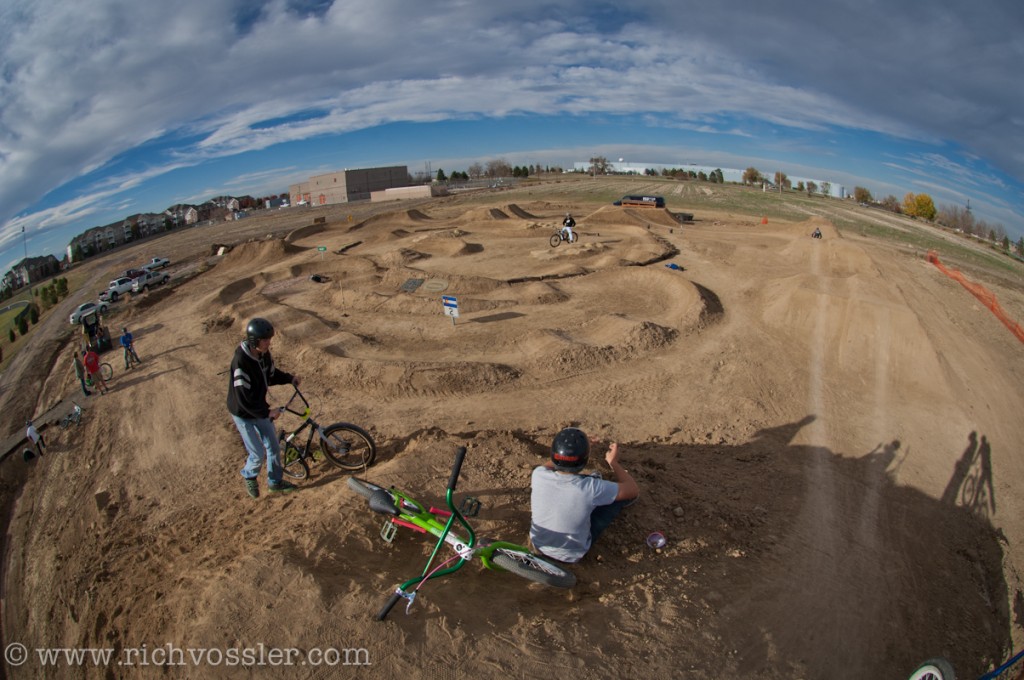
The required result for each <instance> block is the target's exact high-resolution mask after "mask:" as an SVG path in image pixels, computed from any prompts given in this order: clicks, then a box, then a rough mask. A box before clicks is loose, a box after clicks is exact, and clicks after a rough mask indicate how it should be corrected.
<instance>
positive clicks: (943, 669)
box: [909, 657, 956, 680]
mask: <svg viewBox="0 0 1024 680" xmlns="http://www.w3.org/2000/svg"><path fill="white" fill-rule="evenodd" d="M909 680H956V673H954V672H953V665H952V664H951V663H949V662H948V661H946V660H945V659H943V658H941V657H940V658H935V659H928V660H927V661H925V662H924V663H923V664H921V665H920V666H918V667H917V669H916V670H915V671H914V672H913V673H911V674H910V678H909Z"/></svg>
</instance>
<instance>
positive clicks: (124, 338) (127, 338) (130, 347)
mask: <svg viewBox="0 0 1024 680" xmlns="http://www.w3.org/2000/svg"><path fill="white" fill-rule="evenodd" d="M121 347H122V348H124V370H126V371H127V370H128V369H129V368H133V366H132V360H134V361H135V363H137V364H141V363H142V359H140V358H139V355H138V354H136V353H135V340H134V338H133V337H132V334H131V333H130V332H129V331H128V327H127V326H125V327H124V328H122V329H121Z"/></svg>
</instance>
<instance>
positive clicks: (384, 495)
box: [370, 489, 398, 517]
mask: <svg viewBox="0 0 1024 680" xmlns="http://www.w3.org/2000/svg"><path fill="white" fill-rule="evenodd" d="M370 509H371V510H373V511H374V512H379V513H381V514H382V515H392V516H394V517H397V516H398V507H397V506H395V501H394V500H393V499H392V498H391V494H389V493H388V492H387V491H385V490H384V489H377V490H376V491H374V492H373V493H372V494H371V495H370Z"/></svg>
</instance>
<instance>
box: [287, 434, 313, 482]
mask: <svg viewBox="0 0 1024 680" xmlns="http://www.w3.org/2000/svg"><path fill="white" fill-rule="evenodd" d="M281 469H282V471H283V472H284V473H285V474H286V475H288V476H289V477H291V478H293V479H305V478H306V477H309V465H307V464H306V459H305V458H303V457H302V453H301V452H300V451H299V450H298V449H297V448H295V447H294V446H287V445H285V443H284V442H281Z"/></svg>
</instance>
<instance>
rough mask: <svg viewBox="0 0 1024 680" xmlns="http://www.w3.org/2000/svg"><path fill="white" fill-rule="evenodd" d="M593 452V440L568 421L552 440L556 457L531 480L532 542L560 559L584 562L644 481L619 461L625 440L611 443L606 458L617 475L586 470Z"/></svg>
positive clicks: (537, 548)
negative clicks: (609, 477) (607, 477)
mask: <svg viewBox="0 0 1024 680" xmlns="http://www.w3.org/2000/svg"><path fill="white" fill-rule="evenodd" d="M589 458H590V440H589V439H588V438H587V435H586V433H584V432H583V430H580V429H579V428H576V427H567V428H565V429H564V430H562V431H561V432H559V433H558V434H557V435H555V440H554V442H553V443H552V444H551V460H550V461H549V462H548V463H546V464H545V465H541V466H539V467H536V468H534V470H533V475H532V477H531V480H530V482H531V483H530V486H531V493H530V507H531V511H532V517H531V522H530V544H531V545H532V546H533V548H534V549H535V550H537V551H538V552H540V553H541V554H543V555H546V556H547V557H551V558H553V559H556V560H558V561H559V562H570V563H572V562H579V561H580V560H581V559H583V556H584V555H586V554H587V551H588V550H590V546H591V545H592V544H593V542H594V541H595V540H597V537H598V536H599V535H600V534H601V532H603V531H604V530H605V529H607V528H608V526H609V525H610V524H611V523H612V520H613V519H615V518H616V517H617V516H618V514H619V513H620V512H621V511H622V509H623V508H624V507H626V506H627V505H631V504H632V503H633V502H635V501H636V498H637V497H638V496H639V495H640V487H638V486H637V484H636V481H635V480H634V479H633V477H632V476H631V475H630V474H629V472H627V471H626V470H625V468H623V467H622V465H620V464H619V445H618V444H617V443H615V442H612V444H611V445H610V446H609V447H608V453H606V454H605V457H604V459H605V461H606V462H607V463H608V466H609V467H611V469H612V473H613V474H614V475H615V481H607V480H604V479H602V478H601V477H600V476H599V475H597V474H596V473H595V474H592V475H584V474H580V473H581V472H582V470H583V468H584V467H586V465H587V461H588V460H589Z"/></svg>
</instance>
